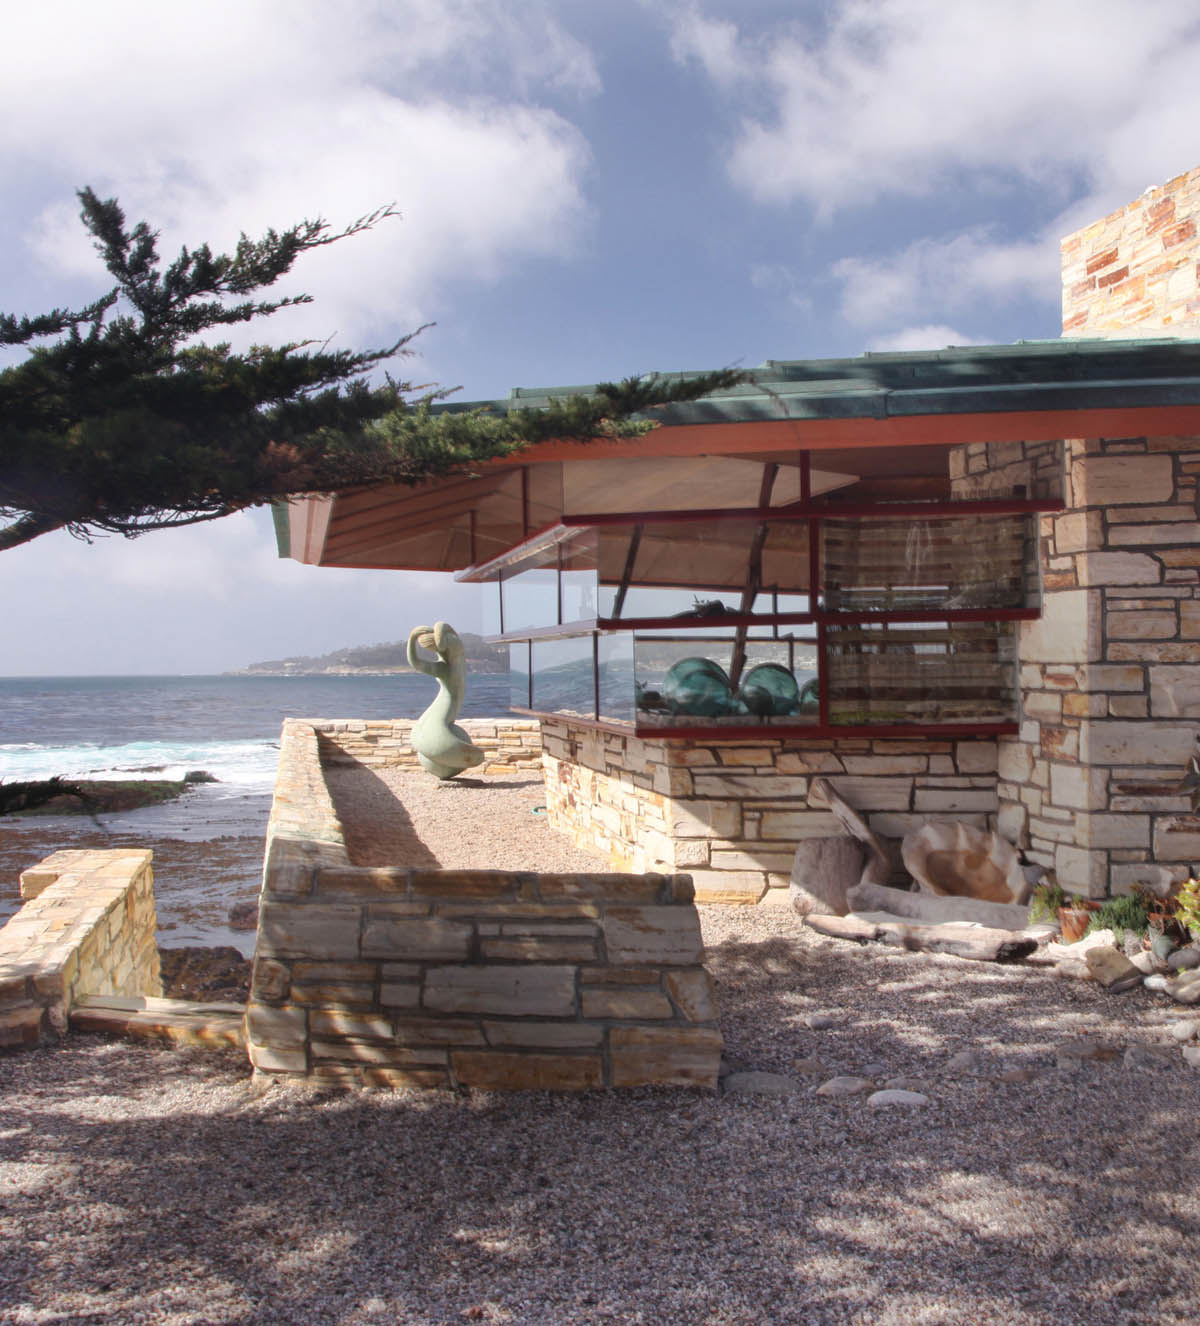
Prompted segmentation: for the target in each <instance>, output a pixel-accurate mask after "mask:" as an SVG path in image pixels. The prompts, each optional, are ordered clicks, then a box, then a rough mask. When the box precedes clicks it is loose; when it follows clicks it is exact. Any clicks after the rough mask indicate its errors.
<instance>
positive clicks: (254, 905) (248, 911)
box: [229, 899, 258, 930]
mask: <svg viewBox="0 0 1200 1326" xmlns="http://www.w3.org/2000/svg"><path fill="white" fill-rule="evenodd" d="M229 928H230V929H231V930H257V929H258V900H257V899H255V901H253V902H239V903H236V904H235V905H234V906H233V907H231V908H230V909H229Z"/></svg>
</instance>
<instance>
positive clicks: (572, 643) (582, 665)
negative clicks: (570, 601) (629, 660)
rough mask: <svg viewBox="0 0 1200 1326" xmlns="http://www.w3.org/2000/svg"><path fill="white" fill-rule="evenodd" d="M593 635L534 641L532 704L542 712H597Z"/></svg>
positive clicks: (589, 714)
mask: <svg viewBox="0 0 1200 1326" xmlns="http://www.w3.org/2000/svg"><path fill="white" fill-rule="evenodd" d="M592 663H593V660H592V637H591V636H590V635H580V636H572V637H571V638H569V639H567V640H535V641H534V642H533V707H534V708H535V709H538V710H541V711H543V712H553V713H560V714H574V715H575V716H576V717H579V718H594V717H595V716H596V683H595V674H594V670H593V666H592Z"/></svg>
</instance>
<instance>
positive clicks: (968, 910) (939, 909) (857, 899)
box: [839, 884, 1029, 930]
mask: <svg viewBox="0 0 1200 1326" xmlns="http://www.w3.org/2000/svg"><path fill="white" fill-rule="evenodd" d="M846 904H847V905H846V909H845V910H846V911H847V912H891V914H892V915H893V916H900V917H904V918H906V919H908V920H911V921H921V922H924V923H925V924H927V925H942V924H944V923H946V922H948V921H973V922H975V923H976V924H977V925H986V926H991V927H993V928H994V929H997V930H1024V929H1025V927H1026V925H1028V924H1029V908H1028V907H1027V906H1025V905H1024V904H1023V903H1012V902H983V901H981V900H980V899H979V898H957V897H952V896H951V897H939V896H938V895H937V894H933V893H906V892H905V890H904V889H892V888H887V887H886V886H880V885H878V884H856V885H855V886H854V888H852V889H849V890H847V893H846ZM839 914H840V915H844V913H839Z"/></svg>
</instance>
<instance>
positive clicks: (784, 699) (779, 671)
mask: <svg viewBox="0 0 1200 1326" xmlns="http://www.w3.org/2000/svg"><path fill="white" fill-rule="evenodd" d="M737 698H738V700H739V702H740V704H741V705H742V706H743V707H744V708H745V710H746V712H747V713H750V714H756V715H757V716H758V717H759V718H769V717H772V716H774V715H779V714H790V713H791V712H792V711H793V710H794V709H795V707H796V705H797V703H798V702H799V700H800V687H799V686H798V685H797V684H796V678H795V677H793V676H792V674H791V673H790V672H789V671H788V670H787V668H785V667H784V666H783V665H782V664H781V663H760V664H759V665H758V666H757V667H754V668H751V669H750V671H749V672H747V673H746V676H745V678H744V679H743V681H742V684H741V686H740V687H739V688H738V695H737Z"/></svg>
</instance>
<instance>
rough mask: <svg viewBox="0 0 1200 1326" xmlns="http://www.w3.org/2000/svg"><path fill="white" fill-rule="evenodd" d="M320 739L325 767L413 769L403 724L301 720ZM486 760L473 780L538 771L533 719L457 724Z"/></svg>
mask: <svg viewBox="0 0 1200 1326" xmlns="http://www.w3.org/2000/svg"><path fill="white" fill-rule="evenodd" d="M303 721H304V722H306V723H308V724H309V725H310V726H311V727H312V728H314V729H315V731H317V732H318V733H319V734H320V737H321V753H322V759H323V760H324V761H325V763H326V764H328V765H331V766H332V765H336V764H350V763H356V764H365V765H367V766H368V767H371V768H379V767H381V766H384V765H387V766H393V765H394V766H399V767H401V768H413V769H417V768H419V767H420V766H419V765H418V763H417V755H416V752H415V751H414V750H413V748H412V746H411V744H410V734H411V732H412V727H413V721H414V720H412V719H408V718H382V719H373V718H372V719H326V718H312V719H305V720H303ZM460 726H461V727H462V728H464V729H465V731H466V732H467V734H468V735H469V736H470V738H471V740H472V741H473V742H474V743H475V745H476V746H478V747H479V748H480V750H482V751H484V752H485V754H486V756H487V759H486V760H485V761H484V763H483V764H482V765H480V766H479V767H478V768H477V769H473V770H472V771H471V772H472V774H489V773H513V772H515V771H517V770H520V769H538V770H540V769H541V767H542V759H541V752H542V742H541V736H540V735H539V732H538V724H537V720H536V719H522V718H467V719H464V720H463V721H462V723H461V724H460Z"/></svg>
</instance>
